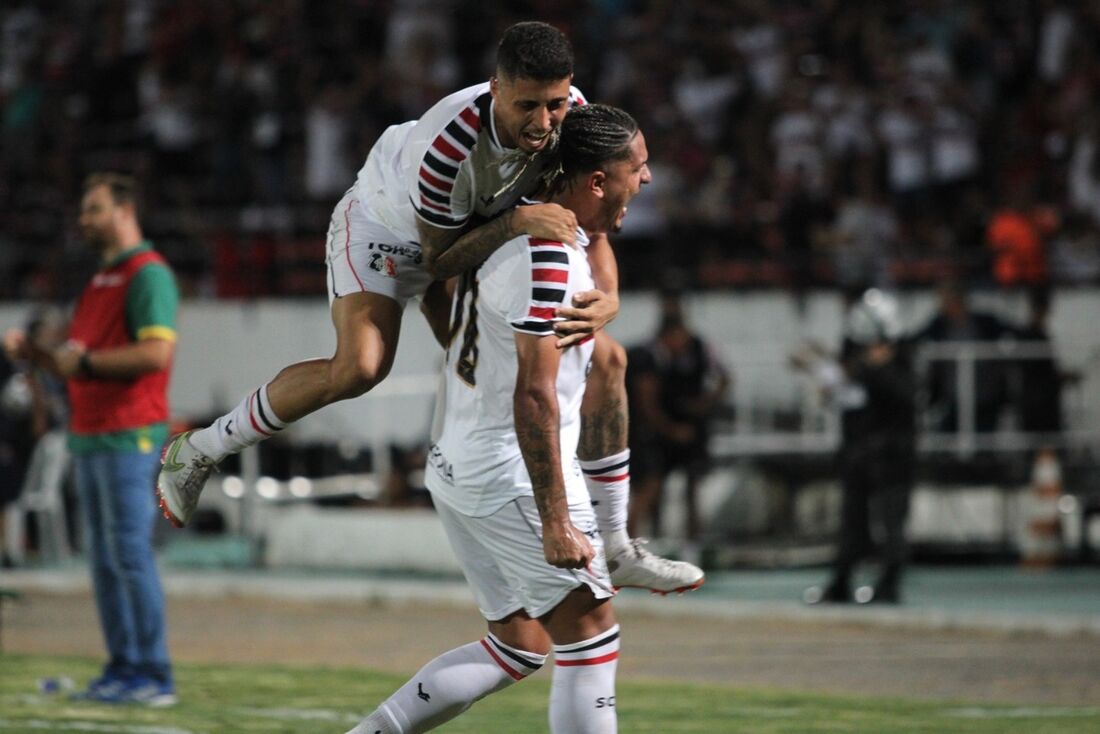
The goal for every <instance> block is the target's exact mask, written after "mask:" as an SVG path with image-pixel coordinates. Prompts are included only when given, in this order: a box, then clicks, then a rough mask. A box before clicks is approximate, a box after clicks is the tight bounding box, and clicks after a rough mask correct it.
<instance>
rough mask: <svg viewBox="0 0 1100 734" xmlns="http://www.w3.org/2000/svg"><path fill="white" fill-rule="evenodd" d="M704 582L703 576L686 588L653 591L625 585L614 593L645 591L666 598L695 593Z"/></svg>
mask: <svg viewBox="0 0 1100 734" xmlns="http://www.w3.org/2000/svg"><path fill="white" fill-rule="evenodd" d="M706 580H707V579H706V577H705V576H704V577H703V578H701V579H699V580H698V581H696V582H695V583H694V584H689V585H688V586H681V587H679V588H676V589H654V588H651V587H649V586H634V585H632V584H626V585H625V586H616V587H615V591H618V590H619V589H645V590H646V591H648V592H649V593H650V594H656V595H658V596H668V595H669V594H683V593H684V592H687V591H695V590H696V589H698V588H699V587H700V586H702V585H703V584H704V583H706Z"/></svg>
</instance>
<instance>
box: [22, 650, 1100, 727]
mask: <svg viewBox="0 0 1100 734" xmlns="http://www.w3.org/2000/svg"><path fill="white" fill-rule="evenodd" d="M97 672H98V663H96V662H94V661H91V660H87V659H76V658H57V657H41V656H23V655H15V656H12V655H4V656H0V732H2V733H3V734H24V733H26V734H39V733H40V732H57V733H58V734H66V733H68V732H102V733H107V734H222V733H225V734H237V733H238V732H239V733H241V734H247V733H250V732H265V733H266V734H282V733H286V734H291V733H292V732H293V734H314V733H316V734H334V733H335V734H342V732H345V731H347V730H348V729H350V728H351V727H352V726H354V725H355V724H356V722H358V721H359V719H360V718H361V717H362V716H363V715H364V714H365V713H366V712H367V711H368V710H369V709H371V708H372V707H373V705H374V704H375V703H377V702H378V701H380V700H382V699H383V698H385V697H386V696H387V695H388V694H389V693H390V692H391V691H392V690H393V689H394V688H396V687H397V686H398V685H400V684H401V683H402V682H404V678H402V677H401V676H394V675H385V674H380V673H374V672H370V671H364V670H354V669H328V668H309V667H289V666H288V667H272V666H258V665H248V666H245V665H194V664H181V665H178V666H177V668H176V676H177V687H178V690H179V694H180V698H181V701H180V703H179V704H178V705H177V706H174V707H172V708H168V709H147V708H141V707H136V706H109V705H101V704H100V705H97V704H88V703H80V702H74V701H70V700H68V698H67V696H66V694H65V693H60V694H52V695H51V694H44V693H41V692H40V691H39V685H38V681H39V680H40V679H43V678H50V677H54V678H56V677H59V676H68V677H71V678H73V679H74V680H75V681H76V682H77V684H78V685H79V684H81V683H83V682H86V681H87V680H89V679H90V678H92V677H94V676H95V674H96V673H97ZM548 672H549V671H543V672H542V673H539V674H538V675H536V676H535V678H534V679H533V680H529V681H525V682H523V683H522V684H519V685H516V686H513V687H511V688H509V689H508V690H505V691H502V692H501V693H498V694H496V695H494V696H491V697H489V698H488V699H486V700H484V701H482V702H480V703H478V704H476V705H475V706H474V707H473V708H472V709H471V710H470V711H468V712H466V713H465V714H463V715H462V716H461V717H459V718H458V719H456V720H455V721H453V722H451V723H450V724H448V725H447V726H445V727H443V728H441V729H440V730H439V731H441V732H453V733H455V734H457V733H459V732H468V733H470V734H473V733H475V732H476V733H477V734H492V733H494V732H518V733H521V734H535V733H538V732H546V731H547V730H548V728H547V724H546V704H547V696H548V689H549V681H550V676H549V675H548V674H547V673H548ZM618 709H619V711H618V713H619V731H621V732H624V734H625V733H628V732H699V733H703V732H706V733H707V734H725V733H727V732H730V733H733V732H743V733H745V734H807V733H814V732H855V733H863V732H865V733H866V734H900V733H902V732H905V733H909V732H929V733H930V734H931V733H932V732H935V733H936V734H943V733H944V732H960V733H963V734H970V733H974V734H1012V733H1015V732H1019V733H1020V734H1024V733H1025V732H1026V733H1027V734H1045V733H1047V732H1049V733H1050V734H1055V733H1057V734H1076V733H1077V732H1080V733H1081V734H1085V733H1086V732H1097V731H1100V706H1097V707H1067V706H1060V707H1054V706H1024V705H1020V706H1012V705H980V706H978V705H969V704H966V703H957V702H951V703H943V702H928V701H906V700H892V699H881V698H851V697H839V696H835V697H834V696H822V695H802V694H788V693H778V692H774V691H772V692H769V691H756V690H742V689H734V688H727V687H721V686H702V685H683V684H662V683H660V682H645V681H641V682H634V681H629V680H620V681H619V684H618Z"/></svg>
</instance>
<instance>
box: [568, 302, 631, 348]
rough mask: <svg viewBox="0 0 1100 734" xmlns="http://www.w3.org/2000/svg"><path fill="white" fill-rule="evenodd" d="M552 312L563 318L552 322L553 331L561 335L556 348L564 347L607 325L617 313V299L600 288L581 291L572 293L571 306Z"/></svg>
mask: <svg viewBox="0 0 1100 734" xmlns="http://www.w3.org/2000/svg"><path fill="white" fill-rule="evenodd" d="M554 313H555V314H556V315H557V316H559V317H561V318H563V319H565V321H558V322H555V323H554V331H555V332H557V334H558V335H559V336H561V339H559V340H558V348H559V349H564V348H565V347H568V346H572V345H573V344H576V343H577V342H579V341H581V340H583V339H585V338H587V337H588V335H590V334H592V333H594V332H596V331H597V330H599V329H602V328H603V327H605V326H607V324H609V323H610V322H611V320H612V319H614V318H615V317H616V316H618V315H619V299H617V298H612V297H611V296H609V295H608V294H607V293H604V292H603V291H601V290H590V291H581V292H580V293H574V294H573V306H572V307H570V306H560V307H558V309H557V310H556V311H555V312H554Z"/></svg>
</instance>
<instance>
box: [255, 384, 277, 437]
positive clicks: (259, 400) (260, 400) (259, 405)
mask: <svg viewBox="0 0 1100 734" xmlns="http://www.w3.org/2000/svg"><path fill="white" fill-rule="evenodd" d="M262 389H263V388H260V390H262ZM260 390H257V391H256V410H258V411H259V412H260V420H261V421H263V422H264V425H265V426H267V427H268V428H270V429H271V430H272V431H274V432H278V431H281V430H283V429H282V428H279V427H278V426H273V425H271V421H269V420H268V419H267V415H266V414H265V413H264V399H263V398H262V397H261V396H260Z"/></svg>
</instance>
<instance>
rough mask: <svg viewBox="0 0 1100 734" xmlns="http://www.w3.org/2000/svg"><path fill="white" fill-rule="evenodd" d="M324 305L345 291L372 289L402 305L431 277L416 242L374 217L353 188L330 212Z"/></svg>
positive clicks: (424, 287) (422, 291) (426, 283)
mask: <svg viewBox="0 0 1100 734" xmlns="http://www.w3.org/2000/svg"><path fill="white" fill-rule="evenodd" d="M325 249H326V255H325V263H326V264H327V265H328V301H329V305H332V302H333V301H334V300H336V299H337V298H339V297H341V296H346V295H348V294H349V293H360V292H364V291H366V292H369V293H377V294H379V295H382V296H387V297H389V298H392V299H394V300H395V301H397V302H398V303H399V304H401V306H402V307H404V306H405V304H406V303H407V302H408V300H409V299H410V298H419V297H420V296H422V295H424V291H425V290H426V289H427V287H428V285H429V284H430V283H431V282H432V279H431V277H430V276H429V275H428V271H427V270H425V269H424V265H423V258H422V256H421V253H420V245H419V244H418V243H416V242H408V241H406V240H402V239H401V238H400V237H398V236H397V235H395V234H393V233H392V232H390V230H389V229H387V228H386V227H385V226H384V225H382V224H381V223H379V222H376V221H373V220H372V219H371V218H370V215H369V212H367V211H366V210H364V208H363V207H362V206H360V205H359V200H358V199H357V198H355V195H354V189H351V190H349V191H348V192H347V193H346V194H344V198H343V199H340V203H339V204H337V205H336V208H335V209H334V210H333V212H332V221H331V222H330V223H329V226H328V237H327V239H326V242H325Z"/></svg>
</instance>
